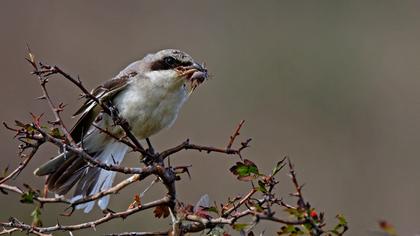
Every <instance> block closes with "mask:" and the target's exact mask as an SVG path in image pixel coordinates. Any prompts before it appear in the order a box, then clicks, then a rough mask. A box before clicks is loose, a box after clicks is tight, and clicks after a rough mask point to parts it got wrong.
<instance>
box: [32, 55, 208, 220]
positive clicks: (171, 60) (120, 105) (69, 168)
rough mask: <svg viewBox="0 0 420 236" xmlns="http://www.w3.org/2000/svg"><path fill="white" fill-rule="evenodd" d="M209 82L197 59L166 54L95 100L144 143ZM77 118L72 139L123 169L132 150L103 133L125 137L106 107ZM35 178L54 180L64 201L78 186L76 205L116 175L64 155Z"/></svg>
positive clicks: (50, 183) (52, 187) (150, 58)
mask: <svg viewBox="0 0 420 236" xmlns="http://www.w3.org/2000/svg"><path fill="white" fill-rule="evenodd" d="M207 77H208V76H207V69H205V68H204V67H203V66H202V65H201V64H199V63H197V62H195V61H194V60H193V58H192V57H191V56H189V55H188V54H186V53H184V52H182V51H180V50H175V49H166V50H161V51H159V52H157V53H154V54H148V55H146V56H145V57H144V58H143V59H142V60H139V61H136V62H134V63H132V64H130V65H129V66H128V67H127V68H125V69H124V70H122V71H121V72H120V73H119V74H118V75H117V76H116V77H115V78H113V79H111V80H108V81H106V82H105V83H104V84H102V85H100V86H99V87H97V88H96V89H94V90H93V91H92V94H93V95H94V96H96V97H97V98H98V99H99V100H101V101H111V102H112V104H113V105H114V106H115V107H116V108H117V109H118V111H119V115H120V116H121V117H122V118H124V119H126V120H127V121H128V123H129V125H130V128H131V132H132V133H133V134H134V135H135V136H136V138H137V139H139V140H141V139H146V138H149V137H150V136H152V135H153V134H156V133H157V132H159V131H160V130H162V129H164V128H167V127H169V126H171V125H172V124H173V123H174V121H175V119H176V117H177V115H178V112H179V110H180V108H181V107H182V105H183V104H184V102H185V101H186V100H187V98H188V97H189V95H190V94H191V92H192V91H193V90H194V89H195V88H196V87H197V86H198V85H199V84H200V83H202V82H203V81H204V80H205V79H206V78H207ZM75 115H80V119H79V120H78V122H77V123H76V125H75V126H74V127H73V129H72V130H71V135H72V138H73V139H74V140H75V141H76V142H78V143H79V144H81V145H82V146H83V147H84V149H85V150H86V151H87V152H88V153H89V154H90V155H91V156H92V157H94V158H96V159H97V160H99V161H100V162H102V163H107V164H120V163H121V162H122V160H123V158H124V156H125V154H126V152H127V151H128V146H127V145H125V144H123V143H121V142H118V141H117V140H116V139H115V138H112V137H111V136H110V135H108V134H106V133H104V132H101V131H100V130H99V129H98V128H97V127H100V128H102V129H105V130H108V131H109V132H111V133H112V134H113V135H115V136H118V137H121V136H122V135H123V134H124V132H123V130H122V129H121V128H120V127H119V126H115V125H114V124H113V120H112V118H111V117H110V116H109V115H107V114H106V113H103V112H102V109H101V106H100V105H98V104H96V103H95V102H94V101H93V100H87V101H86V102H85V103H84V104H83V106H82V107H81V108H80V109H79V110H78V111H77V112H76V113H75ZM95 126H97V127H95ZM34 174H35V175H38V176H43V175H48V178H47V187H48V190H49V191H52V192H55V193H56V194H59V195H63V194H66V193H67V192H68V191H69V190H70V189H71V188H73V186H75V190H74V195H73V198H72V200H73V201H76V200H78V199H81V198H83V197H85V196H90V195H93V194H95V193H98V192H100V191H104V190H106V189H108V188H110V187H112V182H113V180H114V177H115V174H116V172H112V171H107V170H103V169H101V168H98V167H92V166H89V165H88V164H87V162H86V161H84V160H83V158H82V157H80V156H77V155H76V154H74V153H70V152H62V153H61V154H60V155H58V156H57V157H55V158H53V159H51V160H50V161H48V162H46V163H45V164H43V165H42V166H40V167H39V168H38V169H36V170H35V172H34ZM108 202H109V195H107V196H105V197H102V198H100V199H99V200H98V205H99V207H100V208H101V209H105V208H106V207H107V205H108ZM94 203H95V202H93V201H92V202H87V203H84V204H80V205H78V206H77V209H84V212H86V213H87V212H89V211H91V210H92V208H93V206H94Z"/></svg>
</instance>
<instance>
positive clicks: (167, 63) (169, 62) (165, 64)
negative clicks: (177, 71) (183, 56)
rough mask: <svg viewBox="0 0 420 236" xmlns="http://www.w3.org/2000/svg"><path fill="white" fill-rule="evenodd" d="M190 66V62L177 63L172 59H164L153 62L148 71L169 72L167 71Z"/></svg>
mask: <svg viewBox="0 0 420 236" xmlns="http://www.w3.org/2000/svg"><path fill="white" fill-rule="evenodd" d="M169 58H171V59H169ZM190 65H192V62H190V61H179V60H177V59H175V58H174V57H164V58H163V59H161V60H158V61H155V62H153V63H152V65H151V67H150V69H151V70H169V69H174V68H177V67H179V66H190Z"/></svg>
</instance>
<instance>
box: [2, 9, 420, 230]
mask: <svg viewBox="0 0 420 236" xmlns="http://www.w3.org/2000/svg"><path fill="white" fill-rule="evenodd" d="M419 7H420V4H419V2H418V1H306V2H299V3H298V2H297V1H287V2H286V1H282V2H279V1H264V3H263V4H262V3H258V4H257V3H256V2H255V1H237V2H216V1H211V2H210V1H209V2H206V3H198V2H197V1H177V2H175V1H167V2H166V1H153V2H152V1H149V2H147V3H146V2H140V1H91V2H85V1H78V2H77V1H72V2H71V3H69V2H67V3H60V2H58V1H2V2H1V6H0V8H1V10H0V30H1V31H0V52H1V54H0V66H1V67H0V68H1V82H2V86H1V88H0V89H1V93H0V110H1V116H0V117H1V120H4V121H7V122H9V123H11V122H13V120H14V119H16V118H19V119H29V115H28V112H30V111H32V112H34V113H38V114H39V113H42V112H46V113H48V114H49V110H48V107H47V105H46V104H44V103H43V102H39V101H35V100H34V99H33V98H35V97H37V96H39V95H40V89H39V87H38V85H37V81H36V80H35V79H33V78H32V77H31V76H30V75H29V73H28V72H29V71H30V67H29V66H28V65H27V63H25V61H24V57H25V50H26V49H25V47H26V46H25V44H26V43H29V44H30V45H31V47H32V50H33V51H34V52H35V54H36V55H37V56H38V57H39V58H42V60H43V61H46V62H49V63H53V64H57V65H60V66H62V67H63V68H64V69H65V70H66V71H68V72H71V73H72V74H73V75H76V74H78V75H80V76H81V78H82V80H83V81H84V82H85V84H86V85H87V86H88V87H89V88H91V87H94V86H95V85H96V84H98V83H100V82H101V81H103V80H106V79H108V78H111V77H112V76H114V75H115V74H116V73H117V72H118V71H119V70H121V69H122V68H123V67H125V66H126V65H127V64H129V63H130V62H132V61H134V60H136V59H140V58H141V57H142V56H143V55H144V54H145V53H148V52H153V51H156V50H158V49H162V48H179V49H182V50H185V51H187V52H188V53H190V54H191V55H193V57H194V58H196V59H197V60H200V61H205V62H206V63H207V65H208V68H209V70H210V72H211V74H212V75H213V76H214V78H213V79H211V80H210V81H208V83H207V84H205V85H204V86H202V87H200V88H199V89H198V91H197V92H196V93H195V94H194V95H193V97H192V99H190V100H189V101H188V103H187V104H186V105H185V107H184V109H183V111H182V113H181V114H180V116H179V119H178V121H177V122H176V124H175V125H174V127H172V128H171V129H169V130H166V131H164V132H162V133H161V134H159V135H157V136H155V137H153V138H152V141H153V142H154V144H155V146H156V147H157V148H158V149H162V148H164V147H168V146H171V145H175V144H177V143H179V142H181V141H183V140H184V139H185V138H187V137H189V138H191V140H192V141H193V142H196V143H204V144H214V145H225V144H226V141H227V138H228V136H229V134H230V133H231V131H232V129H233V128H234V126H235V125H236V124H237V122H238V121H239V120H241V119H245V120H246V121H247V122H246V126H245V128H244V130H243V132H242V134H243V138H245V137H247V136H251V137H252V138H253V139H254V141H253V142H252V149H250V150H249V151H248V152H246V156H247V157H248V158H250V159H252V160H255V162H256V163H257V164H258V165H259V166H260V168H261V169H264V170H270V168H271V166H272V165H273V163H275V162H276V161H277V160H279V159H280V158H281V157H283V156H284V155H289V156H290V157H291V158H292V160H293V161H294V163H295V164H296V168H297V171H298V174H299V178H300V179H301V181H302V182H305V183H306V187H305V189H304V193H305V195H306V198H307V199H309V200H310V201H311V202H312V204H313V206H315V207H316V208H317V209H319V210H321V211H325V212H326V214H327V217H328V220H329V223H331V224H332V223H333V222H334V221H333V219H334V215H335V214H336V213H342V214H344V215H345V216H346V217H347V218H348V220H349V222H350V227H351V230H350V232H349V234H348V235H372V234H374V233H373V232H372V230H374V229H375V228H376V225H377V221H378V220H379V219H387V220H389V221H390V222H392V223H393V224H394V225H396V227H397V229H398V231H399V232H400V235H415V234H417V233H420V225H419V222H420V218H419V216H418V215H419V214H418V212H420V204H419V203H418V199H419V197H420V186H419V183H418V179H419V178H420V172H419V171H418V169H419V166H420V157H419V154H420V145H419V140H420V125H419V120H420V93H419V91H420V67H419V66H418V65H419V63H420V27H419V26H420V14H419ZM50 86H51V87H52V88H54V92H53V94H54V95H55V96H56V98H57V100H59V101H64V102H65V103H66V104H68V108H67V110H66V111H67V112H66V113H65V114H66V115H69V114H70V113H71V112H73V111H74V110H75V108H76V106H77V105H78V104H80V101H79V100H77V95H78V93H79V92H78V90H77V89H75V88H73V87H72V86H71V85H69V83H67V82H64V81H63V80H58V81H55V80H53V81H52V82H51V83H50ZM47 117H51V116H50V115H48V116H47ZM66 121H67V122H68V124H69V125H70V124H72V122H74V121H73V120H70V119H66ZM0 135H1V140H2V142H1V150H2V155H1V159H0V168H2V169H3V168H4V167H5V166H6V165H10V167H11V168H12V167H15V166H16V163H17V160H16V146H17V143H16V142H15V141H14V140H13V139H12V138H11V136H12V134H11V133H10V132H7V131H5V130H4V129H0ZM55 153H56V150H55V149H54V148H53V147H52V146H48V147H44V148H43V149H42V150H41V152H40V153H39V154H38V155H37V156H36V159H35V160H34V161H33V163H32V164H31V165H30V166H29V167H28V168H27V169H26V170H25V172H24V173H22V174H21V176H20V177H19V178H18V179H17V180H16V184H21V183H22V182H25V183H30V184H32V185H35V186H41V184H42V182H43V180H42V179H41V178H38V177H34V176H33V175H32V174H31V172H32V170H33V169H34V168H35V167H36V165H38V164H40V163H41V162H43V161H45V160H47V159H48V158H50V157H51V156H53V155H54V154H55ZM174 161H175V162H176V163H177V164H185V165H187V164H192V165H193V168H192V170H191V174H192V180H188V179H187V178H185V179H184V180H183V181H182V182H179V183H178V190H179V198H180V200H182V201H185V202H191V203H194V202H196V201H197V200H198V199H199V198H200V196H201V195H202V194H203V193H208V194H209V195H210V197H211V199H212V200H216V201H222V200H225V199H226V197H227V196H232V195H235V194H238V193H242V192H245V191H246V189H247V187H248V185H247V184H237V183H236V182H235V179H234V177H233V176H232V175H231V174H230V173H229V172H228V168H229V167H230V166H231V165H232V164H233V163H234V162H235V160H233V159H227V158H225V157H223V156H221V155H216V154H212V155H205V154H200V153H196V152H188V153H184V154H182V155H177V157H176V158H175V159H174ZM125 164H127V165H135V164H136V158H135V157H127V159H126V163H125ZM281 177H282V179H281V187H282V190H281V192H284V193H286V192H288V191H290V189H291V188H290V183H289V180H288V179H287V176H286V175H285V174H282V176H281ZM142 188H143V187H142ZM142 188H139V187H138V185H137V186H133V187H131V188H129V189H127V190H124V191H123V192H122V194H121V195H120V196H117V197H113V198H112V200H111V208H112V209H124V208H125V207H126V206H127V205H128V203H129V202H130V201H131V198H132V196H133V194H134V193H135V192H139V191H141V189H142ZM162 192H163V189H162V188H161V187H155V190H154V191H153V192H150V193H149V194H148V196H147V197H146V199H145V200H147V199H152V198H153V196H155V197H156V196H158V194H161V193H162ZM63 208H64V207H63V206H62V205H51V206H47V207H46V208H45V210H44V211H43V216H42V218H43V220H44V223H45V224H46V225H53V224H55V223H56V218H58V219H59V221H60V222H61V223H76V222H81V221H83V220H85V219H94V218H97V217H99V216H100V215H101V213H100V211H99V210H98V209H97V208H96V209H95V211H94V212H93V213H92V214H90V215H84V214H82V213H80V212H77V213H76V214H75V216H74V217H72V218H70V219H69V218H65V217H60V216H58V217H57V214H59V213H61V212H62V210H63ZM32 209H33V206H28V205H22V204H20V203H19V201H18V199H17V198H16V196H15V195H13V194H12V195H9V196H5V195H0V220H2V221H4V220H7V219H8V217H9V216H12V215H13V216H17V217H19V218H21V219H24V220H26V221H30V216H29V214H30V212H31V210H32ZM150 215H151V214H149V213H146V214H143V215H142V214H139V215H136V216H134V217H130V218H129V219H128V220H126V221H124V222H122V221H121V220H116V221H113V223H110V224H106V225H102V226H100V227H98V231H97V232H92V231H90V230H88V231H83V232H75V234H74V235H99V234H101V233H102V234H103V233H104V232H121V231H132V230H138V231H139V230H153V229H161V228H166V227H167V226H168V221H165V220H159V221H158V222H156V221H155V220H153V219H152V217H150ZM263 229H265V230H266V235H273V234H274V232H275V230H276V228H275V227H273V225H272V224H270V225H266V224H264V225H262V226H261V227H259V228H258V230H259V231H260V230H263ZM60 234H61V233H60ZM60 234H57V235H60ZM65 235H68V234H65Z"/></svg>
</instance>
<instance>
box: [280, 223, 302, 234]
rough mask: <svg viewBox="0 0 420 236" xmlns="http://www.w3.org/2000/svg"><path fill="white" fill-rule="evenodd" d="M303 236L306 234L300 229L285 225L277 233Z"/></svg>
mask: <svg viewBox="0 0 420 236" xmlns="http://www.w3.org/2000/svg"><path fill="white" fill-rule="evenodd" d="M302 234H304V232H303V231H302V230H301V229H300V228H299V227H297V226H293V225H285V226H283V227H281V229H280V231H279V232H277V235H290V236H297V235H302Z"/></svg>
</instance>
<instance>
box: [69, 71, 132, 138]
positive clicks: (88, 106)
mask: <svg viewBox="0 0 420 236" xmlns="http://www.w3.org/2000/svg"><path fill="white" fill-rule="evenodd" d="M135 75H137V73H136V72H131V73H129V74H128V75H122V76H119V77H115V78H113V79H111V80H108V81H107V82H105V83H104V84H102V85H100V86H98V87H97V88H95V89H94V90H92V94H93V95H94V96H95V97H97V98H98V99H99V100H100V101H104V100H110V99H112V98H113V97H114V96H115V95H116V94H118V93H119V92H120V91H121V90H122V89H123V88H125V87H126V86H127V85H128V84H129V83H130V81H131V80H130V78H131V77H133V76H135ZM100 111H101V108H100V107H99V106H98V104H96V103H95V101H93V100H92V99H88V100H87V101H86V102H85V103H84V104H83V105H82V106H81V107H80V108H79V109H78V110H77V111H76V112H75V113H74V115H73V116H77V115H80V114H82V116H81V117H80V119H79V120H78V121H77V122H76V124H75V125H74V127H73V129H72V130H71V136H72V137H73V139H74V141H76V142H80V141H81V140H82V137H83V136H84V135H85V134H86V132H87V131H88V129H89V128H90V125H91V124H92V122H93V121H94V120H95V118H96V116H97V115H98V114H99V112H100Z"/></svg>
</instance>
